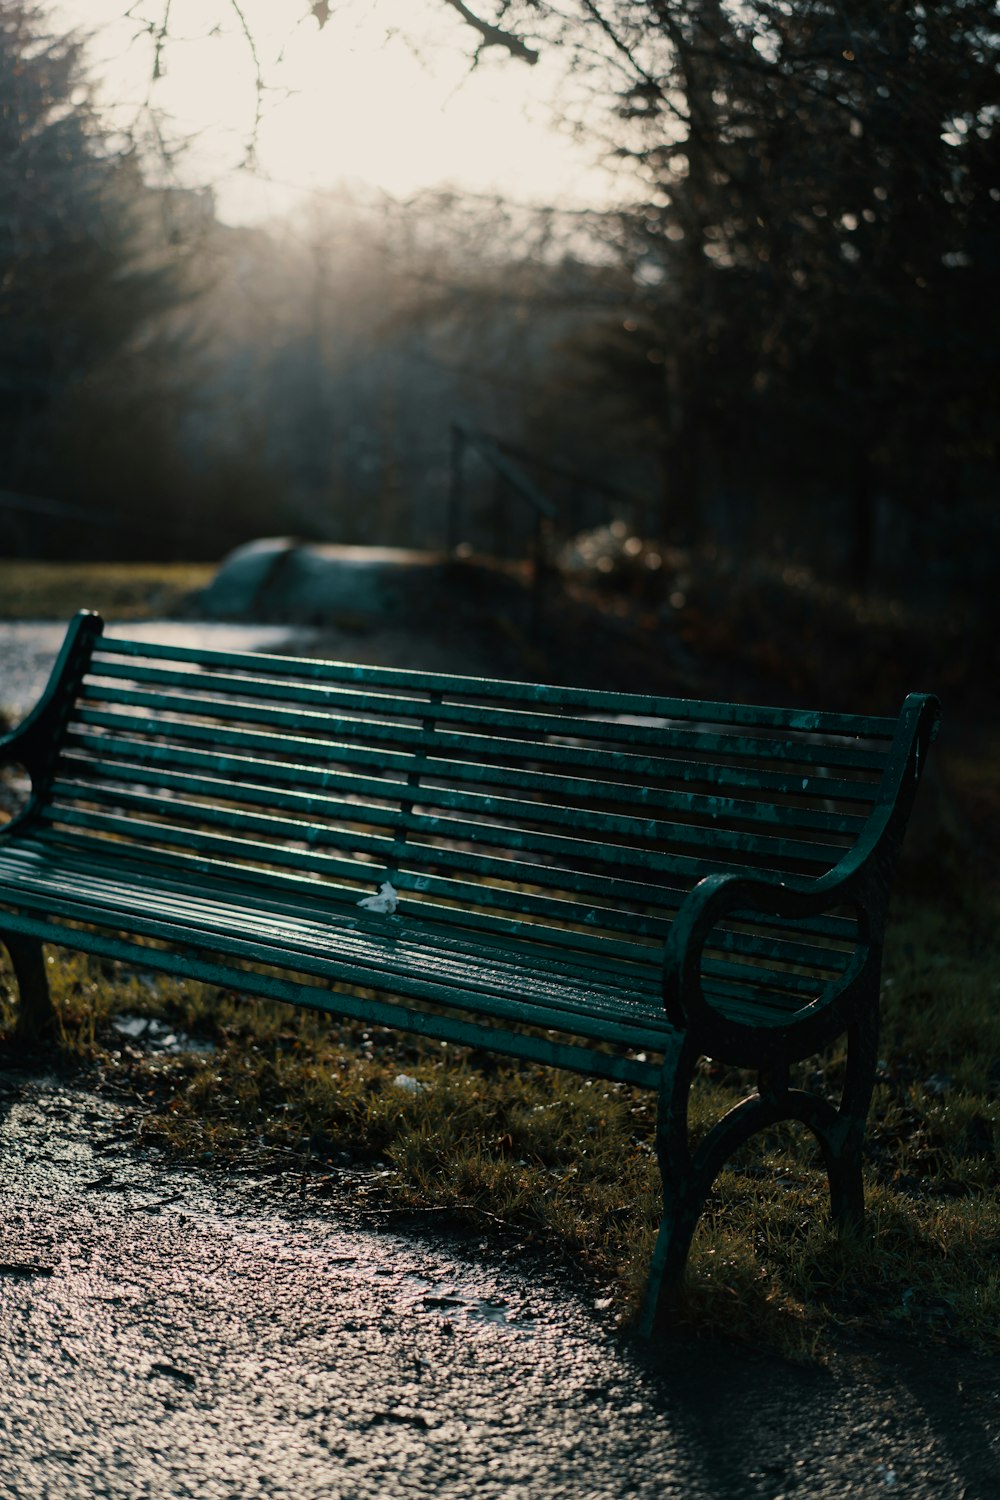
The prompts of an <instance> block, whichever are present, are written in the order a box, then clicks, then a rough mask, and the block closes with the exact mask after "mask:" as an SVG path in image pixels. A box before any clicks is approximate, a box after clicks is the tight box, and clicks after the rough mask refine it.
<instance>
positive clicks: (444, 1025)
mask: <svg viewBox="0 0 1000 1500" xmlns="http://www.w3.org/2000/svg"><path fill="white" fill-rule="evenodd" d="M8 926H9V928H10V930H11V931H14V932H19V933H24V934H25V935H27V936H30V937H34V938H36V939H37V940H38V941H40V942H47V943H59V944H62V946H64V947H67V948H76V949H78V950H80V951H82V952H84V953H92V954H97V955H99V956H101V957H105V958H111V959H116V960H119V961H122V962H125V963H131V964H133V965H135V966H136V967H138V968H145V969H152V970H154V971H157V970H158V971H161V972H164V973H167V974H181V975H183V976H185V977H186V978H189V979H194V980H198V981H200V982H201V983H204V984H214V985H219V986H223V987H225V988H229V989H234V990H236V991H237V992H242V993H245V994H250V995H261V996H263V997H264V998H266V999H271V1000H281V1001H284V1002H285V1003H287V1004H291V1005H304V1006H308V1007H311V1008H312V1009H314V1010H320V1011H325V1012H327V1013H329V1014H332V1015H339V1016H343V1017H346V1018H348V1019H355V1020H359V1021H364V1022H365V1023H366V1024H367V1025H375V1026H391V1027H395V1028H396V1029H398V1030H401V1031H407V1032H412V1033H414V1034H416V1035H418V1036H427V1037H432V1038H435V1039H440V1040H443V1041H448V1042H453V1043H455V1044H457V1045H459V1046H464V1047H488V1048H490V1049H491V1050H492V1051H494V1052H496V1053H499V1054H500V1055H501V1056H508V1057H520V1058H524V1059H526V1060H528V1061H530V1062H533V1063H546V1064H548V1065H550V1066H552V1067H557V1068H565V1069H570V1070H574V1071H576V1072H580V1073H584V1074H586V1075H588V1076H590V1077H594V1078H610V1079H616V1080H619V1081H621V1082H623V1083H634V1084H637V1085H639V1086H640V1087H644V1088H656V1087H657V1085H658V1082H659V1069H658V1068H657V1066H656V1064H655V1063H647V1062H640V1061H639V1059H638V1058H633V1057H628V1056H625V1057H623V1056H621V1055H620V1054H615V1053H610V1052H604V1051H602V1050H600V1049H597V1050H595V1049H593V1048H591V1047H584V1046H579V1045H575V1044H573V1043H566V1042H561V1041H558V1040H556V1039H555V1038H550V1037H546V1036H539V1035H538V1034H537V1033H531V1034H525V1033H522V1032H517V1031H511V1030H509V1029H507V1028H505V1027H502V1026H496V1025H492V1024H490V1023H489V1021H483V1022H478V1021H476V1020H474V1019H472V1018H468V1017H462V1016H459V1017H455V1016H452V1015H441V1014H438V1013H437V1012H435V1011H428V1010H422V1009H419V1008H417V1007H414V1006H412V1005H409V1004H407V1005H400V1004H394V1003H393V1001H392V999H391V997H390V998H386V997H384V996H383V997H381V998H372V999H369V998H366V997H361V996H355V995H352V994H350V993H343V992H339V993H331V992H330V990H329V989H328V987H327V986H326V985H325V984H318V985H317V984H304V983H298V982H296V981H295V980H294V979H289V978H284V977H281V976H278V975H275V974H273V973H271V972H270V971H269V970H262V969H259V968H256V969H255V968H244V967H241V966H240V964H239V962H238V960H235V959H234V960H230V961H227V962H220V961H218V960H217V959H216V960H209V959H204V958H202V957H200V956H198V955H194V954H192V953H190V952H181V953H178V952H176V951H173V950H168V949H159V948H154V947H147V946H144V945H140V944H139V943H136V942H130V941H128V940H123V939H122V938H121V937H119V936H117V935H116V934H114V933H106V932H103V933H102V932H93V931H90V930H83V929H81V928H79V927H75V926H70V927H66V926H64V925H61V924H59V923H58V922H51V921H45V920H42V919H40V918H37V917H34V916H32V915H30V914H27V913H23V912H16V913H12V914H11V915H10V916H9V918H8ZM641 1045H642V1048H643V1051H647V1050H650V1051H654V1052H655V1051H657V1050H658V1044H657V1039H656V1037H655V1036H654V1035H651V1036H650V1037H649V1038H648V1039H643V1041H642V1043H641ZM659 1045H660V1046H662V1042H660V1044H659ZM634 1050H635V1049H634Z"/></svg>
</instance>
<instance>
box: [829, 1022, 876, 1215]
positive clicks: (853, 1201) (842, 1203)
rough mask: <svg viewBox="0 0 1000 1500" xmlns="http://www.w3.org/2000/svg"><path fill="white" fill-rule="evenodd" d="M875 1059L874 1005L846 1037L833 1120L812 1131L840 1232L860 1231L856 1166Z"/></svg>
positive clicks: (861, 1188)
mask: <svg viewBox="0 0 1000 1500" xmlns="http://www.w3.org/2000/svg"><path fill="white" fill-rule="evenodd" d="M877 1059H878V1011H877V1009H876V1007H875V1006H874V1005H873V1006H871V1007H870V1009H869V1010H868V1012H867V1013H866V1014H865V1015H864V1016H863V1017H862V1019H861V1020H860V1021H858V1022H856V1023H855V1024H854V1025H853V1026H852V1027H850V1029H849V1030H848V1033H847V1074H846V1077H845V1079H844V1092H843V1094H842V1096H841V1100H840V1108H839V1109H838V1110H837V1112H836V1122H835V1124H833V1125H832V1126H828V1127H827V1128H826V1129H825V1130H817V1132H816V1134H817V1137H818V1139H819V1143H820V1146H821V1147H822V1148H823V1155H824V1158H825V1161H826V1170H827V1175H828V1177H829V1179H830V1217H831V1218H832V1219H833V1222H834V1223H835V1224H836V1225H837V1227H838V1228H839V1229H842V1230H844V1229H846V1230H854V1229H860V1227H861V1224H862V1222H863V1220H864V1216H865V1189H864V1181H863V1178H862V1174H861V1163H862V1156H863V1148H864V1140H865V1123H866V1121H867V1119H868V1109H869V1106H870V1105H871V1101H872V1093H873V1091H874V1088H875V1074H876V1072H877V1069H878V1061H877Z"/></svg>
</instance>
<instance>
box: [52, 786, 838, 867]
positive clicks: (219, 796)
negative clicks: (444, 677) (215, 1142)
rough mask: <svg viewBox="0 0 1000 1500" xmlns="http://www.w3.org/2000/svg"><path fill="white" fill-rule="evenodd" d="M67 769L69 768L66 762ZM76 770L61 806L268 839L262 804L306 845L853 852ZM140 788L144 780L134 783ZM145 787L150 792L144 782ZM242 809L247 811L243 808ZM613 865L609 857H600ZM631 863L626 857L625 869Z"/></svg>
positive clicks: (513, 805)
mask: <svg viewBox="0 0 1000 1500" xmlns="http://www.w3.org/2000/svg"><path fill="white" fill-rule="evenodd" d="M64 768H66V763H65V762H64ZM72 769H73V770H74V771H76V772H78V773H79V779H78V780H73V781H69V780H67V779H66V778H65V776H62V777H59V778H58V779H57V780H56V781H55V782H54V783H53V785H52V788H51V793H50V795H51V796H53V797H55V798H58V799H59V801H60V802H62V803H70V802H73V801H81V802H87V801H88V800H90V801H97V802H101V803H104V804H107V805H115V804H118V803H120V805H121V806H123V807H133V808H138V809H141V810H145V811H150V812H157V813H159V814H161V815H163V816H166V815H167V812H168V811H169V813H170V815H171V816H177V817H184V818H186V819H187V820H188V821H191V822H197V821H198V820H199V819H203V820H204V822H205V823H206V824H209V825H210V824H212V823H213V822H215V821H216V819H217V818H219V819H222V820H223V821H224V822H225V826H227V827H230V828H238V827H240V826H246V827H247V828H248V829H251V830H253V829H255V828H256V829H258V831H264V832H267V831H268V830H267V828H266V827H264V826H263V825H258V824H256V823H255V822H254V821H253V815H252V814H249V813H246V812H244V811H243V810H242V806H254V807H262V808H269V809H271V810H272V812H279V811H284V812H286V813H291V814H293V815H294V818H293V819H288V820H287V822H286V825H285V826H287V829H288V837H289V838H296V837H301V838H303V839H304V840H306V841H307V842H312V841H313V839H314V838H317V837H318V835H317V834H316V833H315V829H316V827H321V828H324V829H325V828H326V827H327V825H326V824H325V823H324V824H319V825H315V824H310V825H309V826H308V827H306V828H301V831H300V824H301V821H302V820H303V819H313V818H326V819H330V818H333V819H337V820H338V821H339V822H342V823H346V824H358V825H361V824H368V825H373V826H375V827H382V828H389V829H399V830H405V831H406V832H407V833H410V832H415V833H423V834H428V835H429V834H434V835H438V836H441V837H444V838H451V839H455V840H457V841H461V842H465V841H469V842H472V843H486V844H490V845H492V846H494V847H498V848H509V849H517V850H519V851H524V852H528V853H566V852H567V845H566V842H565V840H564V839H560V838H559V837H558V836H555V835H552V836H550V835H549V834H548V833H547V832H545V831H540V830H545V829H547V828H550V827H557V828H568V829H574V830H579V829H580V828H581V826H582V827H583V828H585V831H586V839H581V838H579V837H577V838H576V839H575V840H574V846H576V847H575V850H574V851H571V852H577V853H580V854H582V853H583V850H582V848H580V847H579V846H580V845H581V844H583V843H587V844H589V843H590V841H591V840H595V841H600V842H599V843H598V848H608V847H609V845H608V841H609V840H612V839H613V840H614V841H615V842H614V845H613V846H611V849H612V852H614V851H617V850H619V848H621V847H623V846H625V845H627V846H628V847H629V848H630V849H634V850H635V851H636V853H635V855H634V856H632V857H631V859H630V860H629V862H634V863H638V864H641V865H643V866H645V865H646V861H647V856H648V857H650V858H652V859H653V861H654V863H651V864H650V865H649V868H652V869H657V870H664V869H666V868H669V866H664V865H662V864H660V863H659V860H660V859H661V858H666V859H668V858H669V856H667V855H658V854H657V852H656V850H655V849H652V850H651V849H649V848H648V847H647V846H649V845H651V844H653V845H658V846H660V847H661V848H666V847H673V846H678V845H679V846H686V847H689V848H692V849H697V850H699V851H702V850H708V851H714V852H716V853H721V852H724V853H725V854H732V853H738V854H741V855H744V856H749V857H750V859H751V861H756V862H758V863H760V862H763V863H767V862H775V863H778V862H784V861H788V862H789V864H794V865H798V864H808V863H815V864H820V865H822V866H823V868H824V869H830V868H832V866H833V865H834V864H835V863H836V862H837V859H838V858H839V857H840V855H841V854H842V853H843V852H844V847H845V846H844V845H842V844H841V845H835V844H813V843H807V842H805V841H804V840H795V839H784V838H778V837H775V836H774V835H771V834H763V835H762V834H759V833H748V832H746V831H742V830H731V829H726V828H724V827H722V828H720V827H714V826H713V827H703V826H699V825H696V824H685V823H668V822H666V821H664V820H661V819H637V818H628V817H626V816H624V815H621V814H613V813H603V812H595V811H592V810H588V811H585V812H583V813H581V809H580V808H573V807H565V806H562V805H560V804H556V803H546V802H536V803H526V802H520V801H517V800H515V799H513V798H507V797H489V796H485V795H482V794H479V795H477V794H474V793H465V794H459V793H455V792H448V791H446V790H439V791H438V792H437V793H436V794H435V791H434V789H433V788H427V789H425V788H423V787H417V786H412V785H406V784H403V785H401V786H400V785H396V786H394V785H393V784H391V783H390V784H388V785H383V786H380V787H379V788H378V789H377V791H376V794H375V795H377V796H378V797H379V798H380V799H381V801H382V803H383V804H384V803H386V802H388V803H389V804H391V805H378V804H376V803H375V802H374V801H373V800H372V798H371V797H370V796H369V797H367V798H364V799H362V798H356V799H353V800H345V799H343V798H336V797H333V796H318V795H315V794H312V793H308V792H299V791H296V790H281V789H277V788H275V789H272V788H271V787H269V786H265V785H260V784H256V783H252V782H250V783H246V784H244V785H237V784H235V783H233V782H224V781H219V780H217V779H215V778H212V777H195V776H190V775H183V774H181V775H178V774H176V773H171V772H160V773H159V776H158V779H157V784H158V786H162V787H163V788H164V789H166V790H173V791H175V792H176V793H177V797H176V798H175V799H171V800H170V801H166V799H164V798H163V797H162V796H157V795H152V796H151V795H149V794H146V793H135V792H129V791H124V790H121V791H119V787H118V785H116V783H115V782H114V781H108V782H106V781H103V780H96V779H95V780H92V781H88V780H87V777H86V766H85V765H80V764H74V765H73V767H72ZM129 779H130V778H129V776H128V774H127V773H126V774H123V775H121V776H120V777H119V778H118V780H119V783H121V782H125V781H127V780H129ZM131 779H132V780H133V781H135V780H137V779H138V778H135V777H132V778H131ZM142 784H145V780H144V781H143V783H142ZM195 796H197V797H199V798H205V799H207V800H208V802H209V804H211V805H209V806H206V805H205V803H204V802H191V801H188V800H187V798H188V797H195ZM397 803H403V804H409V803H413V804H417V806H415V807H414V808H413V809H412V810H411V809H410V808H409V806H408V805H407V806H403V807H400V806H398V805H396V804H397ZM237 804H240V805H241V807H240V808H238V807H237ZM429 807H435V808H442V809H443V810H444V815H441V814H440V813H438V812H436V811H434V812H431V811H428V810H427V809H428V808H429ZM460 812H469V813H472V814H474V815H477V816H476V821H470V820H468V819H463V818H460V817H459V816H457V814H458V813H460ZM485 819H490V820H492V819H497V820H499V822H498V823H496V824H495V823H493V822H492V821H491V822H489V823H487V822H485V821H483V820H485ZM599 857H600V858H601V859H606V858H608V857H609V856H608V855H600V856H599ZM625 858H626V856H624V855H622V856H621V859H619V860H617V861H616V862H619V863H620V862H621V860H622V859H625Z"/></svg>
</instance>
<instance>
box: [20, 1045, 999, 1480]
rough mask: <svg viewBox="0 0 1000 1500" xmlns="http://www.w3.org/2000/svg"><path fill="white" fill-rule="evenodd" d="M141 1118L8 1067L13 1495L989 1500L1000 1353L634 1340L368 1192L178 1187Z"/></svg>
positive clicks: (239, 1184)
mask: <svg viewBox="0 0 1000 1500" xmlns="http://www.w3.org/2000/svg"><path fill="white" fill-rule="evenodd" d="M140 1115H141V1105H140V1104H139V1103H138V1102H137V1101H136V1100H135V1099H127V1098H122V1097H120V1096H116V1095H114V1094H109V1093H106V1092H105V1093H101V1092H94V1091H93V1090H92V1089H88V1088H85V1087H81V1086H80V1084H79V1083H78V1082H74V1081H72V1080H68V1079H65V1078H59V1077H57V1076H54V1075H51V1074H45V1073H37V1072H36V1073H24V1072H14V1071H10V1070H8V1071H5V1072H0V1200H2V1202H3V1204H4V1212H3V1221H2V1227H0V1372H2V1373H0V1497H3V1500H49V1497H52V1500H55V1497H58V1500H77V1497H79V1500H95V1497H109V1500H111V1497H114V1500H133V1497H136V1500H138V1497H147V1496H148V1497H154V1496H196V1497H205V1500H216V1497H218V1500H230V1497H231V1500H252V1497H256V1496H261V1497H263V1496H268V1497H271V1496H282V1497H288V1500H312V1497H314V1496H315V1497H320V1496H324V1497H331V1496H335V1497H343V1500H365V1497H368V1496H371V1497H373V1500H374V1497H379V1500H393V1497H396V1496H400V1497H404V1496H429V1495H440V1496H445V1497H449V1500H452V1497H454V1500H464V1497H473V1496H475V1497H476V1500H493V1497H496V1500H535V1497H538V1500H541V1497H545V1500H549V1497H561V1496H565V1497H573V1500H591V1497H592V1500H598V1497H600V1500H625V1497H636V1500H644V1497H647V1496H648V1497H649V1500H653V1497H656V1500H664V1497H670V1496H675V1497H677V1500H681V1497H683V1500H756V1497H761V1500H777V1497H779V1496H786V1497H791V1496H802V1497H809V1500H841V1497H847V1496H851V1497H855V1496H877V1495H881V1494H883V1493H889V1492H891V1493H893V1494H895V1495H899V1496H907V1497H913V1500H918V1497H919V1500H924V1497H932V1496H933V1497H940V1496H947V1497H955V1500H958V1497H963V1500H994V1497H995V1496H996V1495H997V1493H998V1475H1000V1368H998V1365H997V1363H996V1362H993V1361H989V1362H988V1361H983V1360H978V1359H975V1358H971V1357H969V1356H966V1355H961V1354H956V1353H953V1352H949V1351H941V1350H939V1349H935V1350H934V1351H929V1350H928V1351H926V1352H922V1351H920V1350H916V1349H913V1348H908V1347H902V1346H900V1347H895V1348H892V1347H887V1346H884V1345H883V1346H880V1347H867V1348H865V1347H856V1346H855V1347H851V1348H845V1349H843V1350H842V1351H840V1352H839V1353H838V1354H837V1355H836V1357H835V1358H834V1359H833V1360H832V1361H831V1363H830V1365H829V1367H828V1368H826V1369H801V1368H795V1367H791V1366H788V1365H784V1364H781V1363H779V1362H777V1361H774V1360H770V1359H764V1358H762V1357H760V1356H758V1355H756V1354H755V1353H754V1352H753V1351H752V1350H748V1349H745V1348H740V1347H736V1346H726V1345H720V1344H707V1343H705V1344H703V1343H699V1342H697V1341H694V1342H692V1341H689V1340H688V1341H684V1342H676V1343H674V1342H671V1341H670V1340H669V1339H668V1340H664V1341H662V1342H661V1343H660V1344H659V1345H658V1346H655V1347H652V1348H650V1347H647V1346H643V1345H640V1344H638V1343H637V1342H634V1341H629V1340H627V1339H624V1338H622V1337H621V1336H620V1335H619V1334H618V1333H617V1332H616V1331H615V1330H614V1329H613V1328H611V1327H609V1326H608V1325H607V1322H606V1320H605V1319H604V1318H602V1315H601V1310H600V1309H599V1308H595V1306H594V1304H593V1301H592V1297H587V1296H585V1295H584V1293H583V1292H582V1291H581V1289H580V1288H578V1287H575V1286H573V1285H572V1284H569V1283H568V1282H567V1279H566V1277H565V1275H561V1274H557V1273H556V1272H554V1271H552V1270H551V1269H549V1268H546V1267H545V1266H544V1265H543V1264H541V1263H539V1262H537V1261H534V1260H531V1259H526V1253H525V1252H524V1250H523V1249H522V1247H519V1246H516V1245H515V1246H510V1247H509V1248H508V1249H507V1250H506V1251H505V1252H504V1254H503V1255H501V1256H500V1257H497V1256H496V1254H495V1253H492V1254H491V1253H490V1252H489V1251H488V1250H487V1249H486V1248H485V1246H481V1245H477V1244H476V1243H475V1242H474V1241H470V1240H468V1239H465V1240H457V1239H452V1238H449V1237H448V1236H447V1235H443V1234H441V1233H440V1232H439V1231H438V1230H437V1229H436V1227H435V1216H434V1215H418V1216H412V1215H411V1216H404V1215H397V1214H386V1213H385V1212H384V1210H383V1211H379V1210H377V1209H374V1208H369V1207H366V1202H367V1201H369V1195H368V1192H367V1190H366V1189H367V1187H368V1186H369V1185H373V1184H371V1183H370V1181H369V1182H366V1176H367V1174H366V1173H356V1174H350V1176H349V1177H345V1180H344V1184H343V1193H342V1195H341V1197H340V1198H339V1199H337V1198H335V1199H333V1200H328V1199H326V1200H324V1201H323V1202H322V1204H320V1203H319V1202H318V1201H314V1200H311V1199H310V1198H309V1197H308V1196H302V1194H301V1191H300V1188H301V1184H300V1182H299V1181H298V1180H297V1179H293V1178H290V1179H288V1180H287V1181H284V1182H279V1183H278V1184H277V1185H276V1184H275V1183H274V1182H262V1181H260V1180H256V1179H254V1178H252V1177H240V1176H236V1175H231V1174H222V1173H219V1172H216V1173H214V1174H213V1173H209V1172H195V1171H191V1170H183V1171H181V1170H177V1169H176V1168H172V1167H167V1166H165V1165H164V1163H163V1162H162V1161H161V1160H160V1159H159V1158H158V1157H157V1156H156V1155H155V1154H151V1153H150V1152H148V1151H143V1150H141V1149H140V1148H139V1147H138V1145H137V1143H136V1127H137V1123H138V1120H139V1118H140ZM376 1198H377V1194H376V1193H374V1192H373V1193H372V1195H371V1201H374V1200H375V1199H376Z"/></svg>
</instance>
